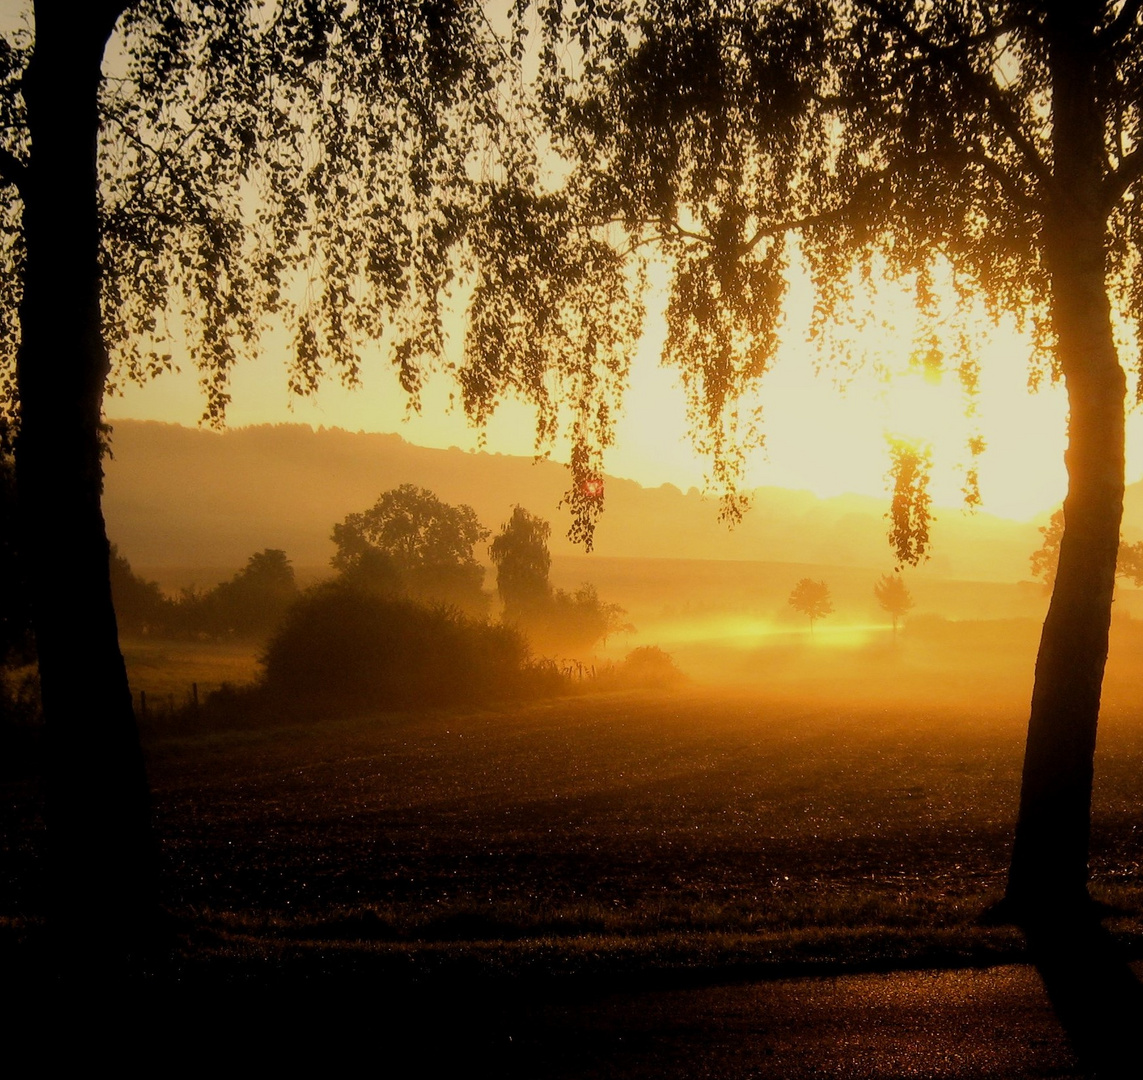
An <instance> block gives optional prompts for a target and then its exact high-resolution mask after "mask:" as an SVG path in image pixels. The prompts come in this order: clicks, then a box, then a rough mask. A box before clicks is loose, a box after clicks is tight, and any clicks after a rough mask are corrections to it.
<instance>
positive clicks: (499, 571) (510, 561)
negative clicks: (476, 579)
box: [488, 506, 552, 619]
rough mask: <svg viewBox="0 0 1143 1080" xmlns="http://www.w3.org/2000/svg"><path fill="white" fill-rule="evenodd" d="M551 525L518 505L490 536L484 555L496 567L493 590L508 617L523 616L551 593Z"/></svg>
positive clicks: (544, 602)
mask: <svg viewBox="0 0 1143 1080" xmlns="http://www.w3.org/2000/svg"><path fill="white" fill-rule="evenodd" d="M551 534H552V526H551V525H550V524H549V523H548V522H546V521H544V519H543V518H540V517H536V515H535V514H531V513H529V512H528V511H527V510H525V509H524V507H522V506H515V507H513V508H512V516H511V517H510V518H509V519H508V521H507V522H506V523H505V524H504V526H503V527H502V528H501V530H500V532H499V533H497V534H496V536H495V537H494V538H493V540H492V543H491V544H490V545H489V546H488V554H489V555H490V556H491V557H492V562H493V564H494V565H495V567H496V591H497V592H498V593H499V594H500V601H501V603H502V604H503V605H504V614H505V616H506V617H507V618H508V619H516V618H520V617H526V616H527V615H528V614H529V613H532V612H536V611H538V610H540V609H541V608H543V607H544V606H545V605H546V604H547V603H548V601H549V599H550V597H551V592H552V586H551V583H550V582H549V581H548V574H549V572H550V570H551V568H552V556H551V554H550V553H549V551H548V537H549V536H551Z"/></svg>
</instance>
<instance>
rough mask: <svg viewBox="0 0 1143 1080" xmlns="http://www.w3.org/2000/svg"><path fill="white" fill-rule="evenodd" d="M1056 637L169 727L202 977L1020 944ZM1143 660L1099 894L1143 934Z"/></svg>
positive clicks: (691, 966)
mask: <svg viewBox="0 0 1143 1080" xmlns="http://www.w3.org/2000/svg"><path fill="white" fill-rule="evenodd" d="M1035 640H1036V627H1035V624H1034V622H1032V621H1030V620H1024V621H1021V620H1007V621H1002V620H994V621H987V622H979V623H954V622H948V621H945V620H940V619H935V620H934V619H930V620H928V621H926V620H923V619H919V620H916V622H915V624H914V625H913V627H911V629H910V632H909V633H908V634H902V636H901V640H900V641H899V642H896V643H894V642H893V641H892V639H890V638H888V637H887V636H886V635H881V637H880V638H879V639H878V640H877V641H875V642H874V643H872V644H870V643H868V642H866V643H864V644H862V643H860V642H859V643H858V644H856V645H855V644H853V641H852V640H851V639H847V638H844V637H843V636H842V637H839V638H838V639H836V640H835V641H834V642H833V643H832V644H831V643H830V641H829V639H828V637H827V636H826V635H823V634H819V636H818V638H817V639H815V640H814V641H810V640H809V639H807V638H806V636H805V635H801V636H800V637H798V638H796V639H795V638H790V639H789V640H785V641H779V642H777V643H774V642H769V643H766V644H765V645H763V646H758V647H755V648H752V649H751V648H743V647H741V646H739V647H737V648H731V647H729V646H727V645H725V643H723V644H722V645H721V646H720V645H719V644H718V643H717V642H714V643H712V642H709V641H707V642H705V643H703V642H692V643H691V645H690V646H689V648H687V647H684V648H683V649H682V651H681V654H680V657H681V660H682V662H683V666H684V668H686V667H688V666H689V668H690V669H691V670H695V669H697V670H699V671H700V672H705V673H706V677H705V678H702V677H698V678H694V679H692V681H691V682H690V683H689V684H687V685H686V686H685V687H683V688H681V689H679V690H676V691H674V692H671V693H667V692H661V693H660V692H601V691H599V690H597V689H594V688H593V687H592V686H591V685H590V684H587V685H585V686H583V687H582V688H581V689H580V692H579V693H576V694H573V695H570V696H567V697H562V698H558V699H554V700H547V701H540V702H532V703H527V704H523V705H519V704H515V705H511V706H507V705H506V706H502V707H498V708H486V709H483V710H479V711H476V710H473V711H468V712H464V711H461V712H455V711H454V712H437V713H430V714H424V713H419V714H413V713H408V714H372V715H371V714H364V715H358V716H351V717H330V718H328V719H326V720H324V721H321V722H318V723H314V724H309V725H305V726H290V725H288V724H281V725H278V724H275V723H274V722H272V720H271V721H270V722H267V721H265V720H263V721H260V722H259V723H253V722H252V723H250V724H239V725H228V726H222V727H220V726H218V725H217V724H215V723H213V722H212V721H211V719H210V716H209V713H207V714H205V715H201V716H200V715H198V714H195V713H193V712H191V711H184V712H183V713H182V714H180V716H179V717H178V718H174V719H172V718H169V717H167V718H164V717H162V716H161V715H157V716H155V717H154V718H153V719H152V721H151V722H150V723H149V724H147V725H146V726H145V728H144V735H145V747H146V752H147V758H148V768H149V772H150V776H151V781H152V785H153V789H154V796H155V808H156V822H157V829H158V833H159V836H160V838H161V843H162V857H163V863H164V887H165V889H166V895H165V901H166V903H167V905H168V906H169V908H170V909H171V910H172V911H174V912H176V913H179V914H180V915H181V917H182V918H183V919H184V922H185V926H186V927H187V928H188V930H187V936H186V938H185V942H184V947H185V957H184V959H185V962H186V963H188V964H190V965H192V966H195V965H200V964H207V965H209V964H211V963H215V962H218V963H222V964H223V965H224V966H228V965H230V964H233V963H240V964H241V965H243V966H245V965H246V964H247V963H252V964H255V965H257V964H258V963H259V960H258V958H259V957H261V958H263V959H264V958H265V957H267V956H271V957H273V959H274V963H275V967H276V968H280V967H281V965H287V966H288V965H289V964H291V963H295V964H298V965H300V966H301V967H302V968H304V969H308V968H309V966H311V965H316V966H317V968H319V969H322V970H324V969H326V968H329V967H333V968H336V967H337V966H338V965H339V964H361V963H364V964H367V965H369V966H370V967H374V966H375V967H377V968H378V969H379V970H387V971H400V972H401V973H402V976H403V977H406V978H410V979H413V980H414V981H416V980H418V979H431V978H433V977H435V976H438V975H439V976H447V977H452V976H454V975H455V974H456V973H457V972H461V971H464V972H470V973H471V972H474V971H478V972H482V973H485V974H490V975H497V974H502V973H503V974H508V973H511V974H520V973H522V972H532V973H534V974H538V975H543V976H548V975H553V974H554V975H568V974H572V973H579V974H582V975H590V974H592V973H595V974H599V975H604V976H607V977H609V978H610V977H614V976H618V975H621V974H626V975H630V976H633V977H638V976H640V975H641V974H643V975H645V974H650V973H662V972H664V971H694V970H699V969H702V970H708V971H719V972H723V973H725V972H728V971H739V972H743V973H745V972H751V973H759V974H765V973H770V974H778V973H781V972H786V971H804V970H821V971H830V970H869V969H880V968H885V967H900V966H906V967H912V966H920V965H939V966H944V965H957V964H963V963H973V964H976V963H987V962H992V961H995V960H1000V959H1005V958H1012V957H1016V956H1019V955H1020V951H1021V941H1020V938H1019V935H1018V934H1017V933H1016V932H1015V931H1014V930H1013V929H1011V928H1009V927H1005V926H993V925H990V924H989V922H988V920H987V918H982V916H984V915H985V913H986V912H987V910H988V908H989V906H990V905H991V904H993V903H994V902H995V901H997V900H998V899H999V898H1000V896H1001V893H1002V890H1003V886H1004V879H1005V870H1006V865H1007V857H1008V845H1009V842H1010V837H1011V830H1012V825H1013V821H1014V815H1015V809H1016V798H1017V793H1018V790H1019V772H1020V764H1021V756H1022V751H1023V738H1024V725H1025V722H1026V708H1027V705H1026V702H1027V692H1028V690H1029V689H1030V682H1031V667H1032V665H1031V656H1032V655H1034V650H1035ZM187 648H188V650H189V649H190V647H189V646H188V647H187ZM132 655H133V654H132V651H131V650H130V649H129V650H128V656H129V657H131V656H132ZM196 655H197V659H195V656H196ZM1139 656H1143V627H1139V626H1136V625H1135V623H1134V622H1133V621H1132V620H1126V621H1121V622H1120V623H1119V624H1118V625H1117V635H1116V643H1115V646H1114V649H1113V656H1112V664H1111V667H1110V670H1109V675H1108V685H1107V693H1106V695H1105V710H1104V718H1103V721H1102V728H1101V748H1100V753H1099V758H1098V762H1097V773H1098V775H1097V785H1096V794H1095V799H1096V802H1095V808H1094V830H1093V853H1092V882H1093V892H1094V893H1095V894H1096V895H1097V896H1098V897H1099V898H1101V899H1102V900H1104V901H1105V902H1107V903H1109V904H1110V905H1112V906H1113V907H1114V908H1115V909H1116V911H1117V913H1118V914H1116V916H1115V917H1114V918H1113V920H1112V922H1111V924H1110V925H1112V926H1113V928H1114V929H1115V930H1116V931H1117V933H1119V934H1120V935H1123V936H1124V937H1125V939H1127V940H1130V941H1133V942H1137V943H1139V944H1141V945H1143V920H1141V919H1140V917H1139V913H1140V912H1141V911H1143V876H1141V873H1140V851H1139V848H1138V838H1139V836H1140V835H1141V834H1143V805H1141V803H1140V799H1139V794H1140V790H1139V789H1140V780H1139V777H1140V776H1143V709H1140V708H1139V707H1138V706H1137V704H1136V703H1137V702H1138V701H1139V700H1141V699H1140V696H1139V694H1138V690H1139V685H1138V675H1137V672H1138V671H1139V670H1140V667H1141V665H1140V664H1138V662H1137V658H1138V657H1139ZM196 663H198V664H200V665H202V666H201V668H200V669H199V670H200V672H202V673H206V674H208V673H209V670H210V668H211V665H215V668H216V670H218V671H219V672H221V671H222V670H225V669H226V668H227V667H228V665H229V666H232V667H233V668H234V669H235V670H240V669H241V665H240V661H239V658H238V655H237V652H236V651H235V650H233V649H232V650H231V651H229V652H228V651H226V650H225V649H220V650H219V651H217V652H211V651H210V650H207V652H206V653H205V654H194V653H193V652H190V651H188V653H187V654H186V655H184V657H183V659H182V661H181V663H180V664H179V665H177V668H178V673H179V674H180V675H186V674H187V673H188V672H191V671H193V670H195V668H194V665H195V664H196ZM704 664H705V667H704ZM719 665H721V672H722V677H721V679H720V680H719V681H717V682H716V681H715V680H714V677H713V675H714V673H715V671H716V670H718V669H719ZM247 670H251V669H247ZM199 677H200V678H203V679H204V681H209V680H207V679H205V678H204V674H200V676H199Z"/></svg>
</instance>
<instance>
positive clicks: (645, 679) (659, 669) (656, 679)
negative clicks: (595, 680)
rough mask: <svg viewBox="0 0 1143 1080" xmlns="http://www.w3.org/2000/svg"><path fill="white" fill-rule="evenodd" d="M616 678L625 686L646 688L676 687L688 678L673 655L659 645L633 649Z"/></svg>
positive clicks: (620, 667)
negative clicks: (677, 664) (676, 663)
mask: <svg viewBox="0 0 1143 1080" xmlns="http://www.w3.org/2000/svg"><path fill="white" fill-rule="evenodd" d="M616 677H617V679H618V681H619V682H620V683H621V684H622V685H623V686H637V687H646V688H651V687H654V688H664V687H668V686H676V685H678V684H679V683H680V682H682V681H684V680H685V678H686V676H685V675H684V674H683V673H682V672H681V671H680V670H679V669H678V667H677V666H676V665H675V661H674V660H673V659H672V657H671V654H670V653H668V652H665V651H664V650H663V649H660V648H659V646H658V645H641V646H640V647H639V648H638V649H632V650H631V652H629V653H628V654H627V656H626V658H625V659H624V661H623V663H622V664H620V665H619V667H618V669H617V670H616Z"/></svg>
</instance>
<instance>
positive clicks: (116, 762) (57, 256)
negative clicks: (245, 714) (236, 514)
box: [16, 0, 157, 961]
mask: <svg viewBox="0 0 1143 1080" xmlns="http://www.w3.org/2000/svg"><path fill="white" fill-rule="evenodd" d="M125 6H126V5H125V4H124V3H94V2H93V3H87V4H80V5H75V4H71V3H67V2H61V0H55V2H42V0H38V2H37V3H36V5H35V15H36V40H35V51H34V55H33V58H32V61H31V63H30V65H29V68H28V71H27V74H26V77H25V79H24V95H25V100H26V102H27V109H28V129H29V132H30V136H31V151H30V157H29V160H28V166H27V173H26V175H25V177H24V178H23V179H22V182H21V184H20V188H21V194H22V196H23V202H24V218H23V224H24V240H25V245H26V252H27V254H26V265H25V271H24V295H23V300H22V302H21V306H20V326H21V343H20V348H19V353H18V357H17V379H18V390H19V395H20V431H19V436H18V442H17V446H16V468H17V483H18V491H19V499H20V510H21V521H22V534H21V535H22V543H21V549H22V553H23V557H24V559H26V566H27V570H28V578H29V581H30V589H31V594H32V595H31V601H32V618H33V625H34V628H35V634H36V648H37V652H38V655H39V666H40V680H41V690H42V696H43V707H44V719H45V725H46V735H47V753H46V765H45V774H46V775H45V814H46V818H47V822H46V823H47V830H48V873H49V879H48V888H49V917H50V918H51V920H52V922H53V924H54V927H55V929H56V930H57V932H59V933H60V934H61V935H62V937H61V941H62V943H63V945H64V947H65V949H66V950H67V951H68V955H69V956H70V957H71V958H75V959H79V960H81V961H82V958H83V956H84V955H85V954H90V953H92V952H94V953H97V954H106V955H108V956H114V955H116V954H123V953H125V952H129V951H131V949H132V948H133V947H135V946H136V945H138V944H139V942H140V940H141V939H142V938H143V937H145V936H146V935H148V934H149V932H150V930H151V929H152V927H153V920H154V916H155V914H156V912H157V893H156V864H155V858H154V847H153V840H152V837H151V831H150V809H149V795H148V790H147V784H146V778H145V774H144V770H143V760H142V754H141V752H140V748H139V738H138V732H137V728H136V725H135V716H134V711H133V708H132V702H131V692H130V689H129V688H128V685H127V674H126V669H125V667H124V663H123V657H122V655H121V653H120V650H119V640H118V633H117V629H116V623H115V612H114V609H113V607H112V603H111V587H110V576H109V566H108V564H109V549H108V542H107V535H106V531H105V529H104V523H103V514H102V510H101V507H100V497H101V494H102V486H103V476H102V468H101V461H100V459H101V428H100V424H101V413H102V402H103V387H104V381H105V379H106V376H107V371H108V360H107V352H106V348H105V346H104V343H103V338H102V334H101V319H100V271H99V216H98V178H97V169H96V147H97V139H98V131H99V114H98V91H99V84H100V77H101V76H100V65H101V62H102V59H103V53H104V49H105V46H106V43H107V40H108V38H109V36H110V34H111V31H112V29H113V27H114V24H115V20H116V18H117V17H118V16H119V14H120V13H121V12H122V10H123V8H124V7H125Z"/></svg>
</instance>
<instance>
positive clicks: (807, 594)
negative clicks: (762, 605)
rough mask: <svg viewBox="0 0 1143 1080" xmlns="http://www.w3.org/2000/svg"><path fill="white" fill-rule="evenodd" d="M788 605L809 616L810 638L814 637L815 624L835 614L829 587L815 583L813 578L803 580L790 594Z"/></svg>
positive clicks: (818, 582)
mask: <svg viewBox="0 0 1143 1080" xmlns="http://www.w3.org/2000/svg"><path fill="white" fill-rule="evenodd" d="M788 603H789V605H790V607H792V608H793V609H794V610H795V611H798V612H801V614H803V615H805V616H807V617H808V618H809V620H810V636H811V637H812V636H813V632H814V623H815V622H816V621H817V620H818V619H824V618H825V617H826V616H827V615H832V614H833V602H832V601H831V600H830V595H829V586H828V585H827V584H826V583H825V582H824V581H814V580H812V579H811V578H802V580H801V581H799V582H798V583H797V585H795V586H794V588H793V590H792V591H791V593H790V596H789V600H788Z"/></svg>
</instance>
